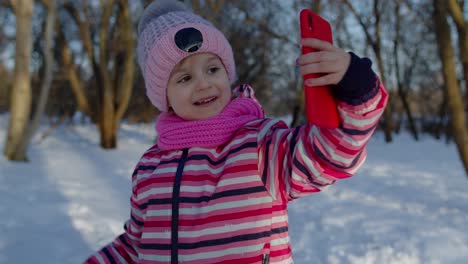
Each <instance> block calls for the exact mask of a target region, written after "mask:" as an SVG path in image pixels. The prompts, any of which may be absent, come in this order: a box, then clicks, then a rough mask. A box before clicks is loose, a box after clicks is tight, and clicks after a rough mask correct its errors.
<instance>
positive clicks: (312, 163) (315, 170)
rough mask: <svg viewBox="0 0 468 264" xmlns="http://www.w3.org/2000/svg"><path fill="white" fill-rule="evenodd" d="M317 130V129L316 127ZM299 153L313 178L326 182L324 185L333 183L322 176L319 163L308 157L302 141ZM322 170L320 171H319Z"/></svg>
mask: <svg viewBox="0 0 468 264" xmlns="http://www.w3.org/2000/svg"><path fill="white" fill-rule="evenodd" d="M314 128H315V127H314ZM297 151H298V152H299V155H301V157H303V161H304V163H305V164H304V165H305V166H306V167H307V168H308V169H309V171H310V172H311V174H312V177H314V178H316V179H318V180H319V181H321V182H324V183H329V184H330V183H331V180H329V179H326V178H323V177H322V176H321V175H322V171H323V170H322V168H320V167H318V168H317V165H315V164H317V162H316V161H312V160H311V159H310V157H309V156H308V155H307V152H306V150H305V146H304V144H303V141H302V140H301V141H300V142H299V144H298V146H297ZM319 170H320V171H319Z"/></svg>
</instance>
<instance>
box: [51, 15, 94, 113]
mask: <svg viewBox="0 0 468 264" xmlns="http://www.w3.org/2000/svg"><path fill="white" fill-rule="evenodd" d="M55 31H56V33H57V45H58V46H59V52H60V55H61V56H60V57H61V59H62V65H63V67H64V71H65V74H66V76H67V78H68V81H69V82H70V87H71V89H72V93H73V95H74V96H75V100H76V104H77V105H78V109H79V110H80V111H81V112H82V113H84V114H85V115H87V116H89V117H91V118H92V119H93V120H94V121H96V119H95V118H94V114H93V112H92V110H91V106H90V104H89V101H88V98H87V97H86V94H85V89H84V86H83V83H82V82H81V78H80V76H79V74H78V72H77V69H76V67H75V65H74V63H73V56H72V53H71V51H70V48H69V47H68V44H67V41H66V40H65V36H64V34H63V27H62V26H61V25H60V23H56V27H55Z"/></svg>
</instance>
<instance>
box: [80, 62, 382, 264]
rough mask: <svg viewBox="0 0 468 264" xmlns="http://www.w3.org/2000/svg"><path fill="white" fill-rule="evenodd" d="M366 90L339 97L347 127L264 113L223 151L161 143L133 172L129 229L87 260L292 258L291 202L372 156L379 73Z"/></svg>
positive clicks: (267, 260) (379, 103)
mask: <svg viewBox="0 0 468 264" xmlns="http://www.w3.org/2000/svg"><path fill="white" fill-rule="evenodd" d="M353 60H356V58H354V57H353ZM354 63H356V62H355V61H354ZM347 75H348V73H347ZM345 79H346V76H345ZM366 89H367V90H366V91H365V93H364V94H361V95H360V96H359V100H360V103H359V104H356V103H355V102H356V101H355V100H356V99H357V97H354V98H353V100H354V105H353V100H348V102H346V103H345V102H343V101H340V102H339V112H340V115H341V118H342V126H341V127H340V128H339V129H335V130H329V129H321V128H318V127H315V126H311V125H304V126H300V127H297V128H291V129H290V128H288V127H287V126H286V125H285V124H284V123H283V122H282V121H279V120H274V119H268V118H265V119H259V120H256V121H251V122H249V123H247V124H246V125H245V126H244V127H243V128H241V129H239V130H238V131H237V132H236V133H235V134H234V135H233V138H232V140H231V141H230V142H228V143H226V144H225V145H222V146H219V147H218V148H216V149H207V148H198V147H193V148H189V149H181V150H173V151H161V150H159V149H158V146H157V145H155V146H153V147H152V148H150V149H149V150H148V151H146V153H144V155H143V157H142V158H141V160H140V161H139V163H138V164H137V166H136V169H135V171H134V173H133V178H132V183H133V188H132V191H133V194H132V196H131V199H130V200H131V217H130V219H129V220H128V221H127V222H126V224H125V233H123V234H122V235H120V236H119V237H118V238H117V239H116V240H115V241H114V242H112V243H111V244H109V245H108V246H106V247H104V248H103V249H101V250H100V251H99V252H97V253H96V254H95V255H93V256H91V257H90V258H89V259H88V260H87V261H86V263H190V264H195V263H236V264H237V263H293V260H292V255H291V248H290V243H289V235H288V215H287V210H286V207H287V203H288V202H289V201H291V200H294V199H296V198H299V197H303V196H306V195H309V194H312V193H316V192H319V191H320V190H322V189H323V188H324V187H326V186H328V185H330V184H332V183H334V182H335V181H336V180H339V179H343V178H347V177H350V176H352V175H353V174H354V173H355V172H356V170H357V169H358V168H359V167H360V166H361V164H362V163H363V162H364V160H365V157H366V149H365V146H366V143H367V142H368V140H369V138H370V136H371V135H372V133H373V131H374V129H375V127H376V125H377V122H378V120H379V118H380V116H381V114H382V112H383V110H384V107H385V105H386V102H387V93H386V92H385V90H384V89H383V87H382V86H381V85H380V83H379V81H378V79H377V78H374V79H373V83H372V85H371V87H368V88H366ZM337 97H338V98H340V97H339V96H337Z"/></svg>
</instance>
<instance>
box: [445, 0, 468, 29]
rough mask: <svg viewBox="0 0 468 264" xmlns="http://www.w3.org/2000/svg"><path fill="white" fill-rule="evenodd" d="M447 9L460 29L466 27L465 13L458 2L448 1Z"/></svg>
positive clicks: (454, 0)
mask: <svg viewBox="0 0 468 264" xmlns="http://www.w3.org/2000/svg"><path fill="white" fill-rule="evenodd" d="M447 7H448V10H449V12H450V15H451V16H452V18H453V21H454V22H455V23H456V24H457V26H458V27H464V26H465V19H464V17H463V11H462V9H461V6H460V5H459V4H458V3H457V1H456V0H448V1H447Z"/></svg>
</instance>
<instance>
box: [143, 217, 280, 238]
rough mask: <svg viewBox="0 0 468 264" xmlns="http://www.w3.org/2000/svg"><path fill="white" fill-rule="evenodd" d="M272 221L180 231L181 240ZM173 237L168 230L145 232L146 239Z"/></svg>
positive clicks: (234, 230) (242, 228)
mask: <svg viewBox="0 0 468 264" xmlns="http://www.w3.org/2000/svg"><path fill="white" fill-rule="evenodd" d="M270 225H271V220H270V219H267V220H263V221H254V222H247V223H241V224H229V225H224V226H219V227H210V228H205V229H201V230H194V231H179V237H180V238H196V237H200V236H207V235H215V234H225V233H230V232H236V231H240V230H244V229H251V228H259V227H265V226H270ZM170 237H171V232H170V231H169V230H167V231H166V232H145V233H144V238H159V239H165V238H166V239H167V238H170Z"/></svg>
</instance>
